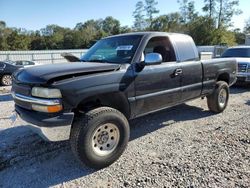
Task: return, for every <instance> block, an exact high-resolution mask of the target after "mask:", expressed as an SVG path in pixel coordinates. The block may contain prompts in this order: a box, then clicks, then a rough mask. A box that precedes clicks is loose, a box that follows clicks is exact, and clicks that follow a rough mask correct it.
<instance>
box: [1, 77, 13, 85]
mask: <svg viewBox="0 0 250 188" xmlns="http://www.w3.org/2000/svg"><path fill="white" fill-rule="evenodd" d="M1 84H2V85H4V86H10V85H11V84H12V76H11V75H9V74H5V75H3V76H2V78H1Z"/></svg>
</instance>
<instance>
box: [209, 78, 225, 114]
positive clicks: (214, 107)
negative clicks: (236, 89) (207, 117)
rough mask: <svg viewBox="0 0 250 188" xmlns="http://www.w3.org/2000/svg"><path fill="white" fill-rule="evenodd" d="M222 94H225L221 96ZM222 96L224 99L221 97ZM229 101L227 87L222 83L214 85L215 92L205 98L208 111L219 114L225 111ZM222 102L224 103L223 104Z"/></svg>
mask: <svg viewBox="0 0 250 188" xmlns="http://www.w3.org/2000/svg"><path fill="white" fill-rule="evenodd" d="M222 92H225V93H223V94H222ZM221 95H223V96H224V97H221ZM228 99H229V86H228V84H227V83H226V82H224V81H219V82H217V83H216V87H215V90H214V91H213V93H212V94H211V95H209V96H207V105H208V108H209V110H211V111H212V112H215V113H220V112H223V111H224V110H225V108H226V107H227V104H228ZM223 101H224V102H223Z"/></svg>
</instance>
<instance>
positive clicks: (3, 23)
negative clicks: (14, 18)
mask: <svg viewBox="0 0 250 188" xmlns="http://www.w3.org/2000/svg"><path fill="white" fill-rule="evenodd" d="M5 28H6V23H5V22H4V21H1V20H0V30H3V29H5Z"/></svg>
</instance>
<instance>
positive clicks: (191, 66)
mask: <svg viewBox="0 0 250 188" xmlns="http://www.w3.org/2000/svg"><path fill="white" fill-rule="evenodd" d="M181 68H182V101H186V100H189V99H193V98H196V97H199V96H200V95H201V90H202V72H203V71H202V65H201V62H200V61H184V62H182V63H181Z"/></svg>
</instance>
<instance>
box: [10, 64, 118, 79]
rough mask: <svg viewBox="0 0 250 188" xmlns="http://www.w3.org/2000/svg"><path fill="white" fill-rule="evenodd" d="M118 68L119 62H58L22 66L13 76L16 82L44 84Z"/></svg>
mask: <svg viewBox="0 0 250 188" xmlns="http://www.w3.org/2000/svg"><path fill="white" fill-rule="evenodd" d="M119 68H120V65H119V64H109V63H92V62H76V63H58V64H49V65H39V66H32V67H28V68H24V69H21V70H19V71H17V72H16V73H15V74H14V75H13V76H14V81H15V82H17V83H27V84H46V83H47V82H48V81H50V80H63V79H67V78H71V77H77V76H83V75H88V74H94V73H102V72H108V71H115V70H118V69H119Z"/></svg>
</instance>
